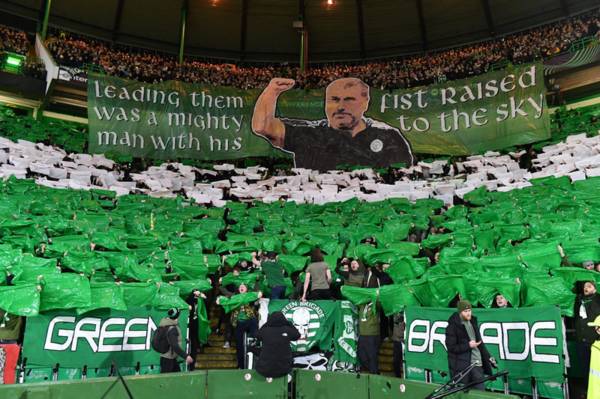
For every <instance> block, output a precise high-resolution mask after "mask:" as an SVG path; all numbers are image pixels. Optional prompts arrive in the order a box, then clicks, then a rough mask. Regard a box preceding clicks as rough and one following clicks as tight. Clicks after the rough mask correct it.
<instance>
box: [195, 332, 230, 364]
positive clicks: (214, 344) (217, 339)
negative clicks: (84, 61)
mask: <svg viewBox="0 0 600 399" xmlns="http://www.w3.org/2000/svg"><path fill="white" fill-rule="evenodd" d="M224 343H225V338H224V337H223V336H222V335H217V334H214V333H213V334H211V335H209V336H208V344H209V346H205V347H204V348H203V349H202V353H200V354H198V355H197V356H196V369H200V370H203V369H235V368H237V358H236V355H235V353H236V351H235V343H234V342H231V344H232V347H230V348H223V344H224Z"/></svg>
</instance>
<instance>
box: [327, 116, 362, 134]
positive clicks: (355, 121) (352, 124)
mask: <svg viewBox="0 0 600 399" xmlns="http://www.w3.org/2000/svg"><path fill="white" fill-rule="evenodd" d="M336 115H348V116H349V117H350V118H351V119H350V123H342V124H338V125H337V126H335V127H333V126H332V127H333V128H334V129H336V130H343V131H351V130H353V129H354V128H355V127H356V126H357V125H358V119H356V118H355V117H354V116H353V115H351V114H345V113H343V114H333V118H334V120H335V117H336ZM330 126H331V124H330Z"/></svg>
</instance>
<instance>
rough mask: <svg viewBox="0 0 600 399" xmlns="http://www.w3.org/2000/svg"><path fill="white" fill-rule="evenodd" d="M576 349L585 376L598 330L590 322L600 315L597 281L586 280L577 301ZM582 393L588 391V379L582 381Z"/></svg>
mask: <svg viewBox="0 0 600 399" xmlns="http://www.w3.org/2000/svg"><path fill="white" fill-rule="evenodd" d="M574 315H575V349H576V351H577V359H578V361H579V364H581V365H582V367H583V370H582V373H583V376H585V377H586V376H587V375H588V374H589V364H590V354H591V347H592V344H593V343H594V341H596V331H595V330H594V327H590V326H588V323H590V322H592V321H594V320H595V319H596V317H598V316H600V295H599V294H598V293H597V291H596V283H595V282H593V281H586V282H585V283H583V286H582V287H581V291H580V294H579V295H578V296H577V300H576V301H575V311H574ZM581 383H582V384H581V387H580V388H581V393H582V394H583V393H585V392H586V391H587V387H586V385H587V381H585V378H584V381H582V382H581Z"/></svg>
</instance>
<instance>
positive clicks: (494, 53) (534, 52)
mask: <svg viewBox="0 0 600 399" xmlns="http://www.w3.org/2000/svg"><path fill="white" fill-rule="evenodd" d="M599 30H600V13H599V11H598V10H596V11H594V12H589V13H587V14H583V15H580V16H576V17H572V18H569V19H565V20H561V21H559V22H555V23H552V24H548V25H544V26H541V27H538V28H534V29H531V30H528V31H524V32H519V33H516V34H512V35H508V36H505V37H502V38H498V39H494V40H490V41H486V42H482V43H476V44H472V45H467V46H463V47H458V48H453V49H448V50H443V51H440V52H432V53H428V54H421V55H416V56H408V57H403V58H397V59H393V60H385V61H379V62H369V63H364V64H358V65H340V64H332V65H320V66H314V67H312V68H310V69H309V70H308V71H306V72H304V73H301V72H300V70H299V68H298V67H297V66H290V65H264V66H238V65H233V64H224V63H221V64H218V63H209V62H203V61H199V60H193V59H187V60H186V61H185V62H184V63H183V65H181V66H180V65H178V63H177V60H176V57H175V56H173V55H168V54H162V53H158V52H155V51H149V50H148V51H146V50H140V49H132V48H128V47H124V46H121V45H116V44H110V43H108V42H104V41H101V40H96V39H92V38H89V37H83V36H77V35H75V34H72V33H67V32H57V33H56V34H54V35H53V36H52V37H50V38H49V40H48V47H49V49H50V50H51V51H52V53H53V55H54V57H55V59H56V61H57V62H58V63H59V64H61V65H66V66H73V67H83V66H84V65H86V64H96V65H99V66H101V67H102V68H104V70H106V72H108V73H109V74H111V75H116V76H120V77H124V78H128V79H136V80H141V81H145V82H159V81H164V80H170V79H176V80H182V81H186V82H193V83H201V84H209V85H217V86H234V87H239V88H242V89H250V88H262V87H264V86H265V85H266V84H267V83H268V82H269V81H270V79H271V78H273V77H291V78H295V79H296V80H297V87H301V88H307V89H310V88H322V87H324V86H326V85H327V84H328V83H330V82H331V81H333V80H335V79H337V78H340V77H346V76H355V77H360V78H361V79H362V80H364V81H365V82H366V83H368V84H369V85H371V86H373V87H379V88H382V89H395V88H406V87H413V86H418V85H424V84H430V83H432V82H435V81H443V80H452V79H460V78H465V77H468V76H472V75H477V74H481V73H484V72H487V71H489V70H490V68H491V67H492V66H493V65H494V64H495V63H499V62H505V61H508V62H511V63H515V64H519V63H525V62H530V61H533V60H536V59H542V58H546V57H550V56H552V55H554V54H557V53H560V52H562V51H565V50H567V49H568V48H569V47H570V46H571V44H572V43H573V42H574V41H576V40H578V39H580V38H582V37H586V36H594V35H595V36H597V35H598V32H599Z"/></svg>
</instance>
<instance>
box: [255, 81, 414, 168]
mask: <svg viewBox="0 0 600 399" xmlns="http://www.w3.org/2000/svg"><path fill="white" fill-rule="evenodd" d="M294 84H295V81H294V80H293V79H285V78H274V79H272V80H271V82H269V84H268V86H267V87H266V88H265V90H264V91H263V92H262V94H261V95H260V96H259V97H258V100H257V101H256V105H255V107H254V115H253V116H252V130H253V131H254V132H255V133H256V134H258V135H261V136H263V137H266V138H267V139H269V141H270V142H271V144H272V145H273V146H275V147H279V148H281V149H283V150H286V151H288V152H291V153H293V154H294V160H295V164H296V167H298V168H308V169H318V170H330V169H335V168H336V166H338V165H342V164H348V165H364V166H372V167H379V168H381V167H385V166H388V165H390V164H393V163H398V162H403V163H405V164H406V165H407V166H410V165H412V164H413V161H414V159H413V155H412V152H411V148H410V144H409V143H408V141H407V140H406V139H405V138H404V136H403V135H402V134H401V133H400V131H399V130H398V129H396V128H393V127H391V126H389V125H387V124H385V123H383V122H379V121H375V120H373V119H370V118H366V117H365V116H364V114H365V112H366V111H367V108H368V107H369V86H368V85H367V84H366V83H364V82H363V81H362V80H360V79H357V78H342V79H337V80H335V81H333V82H331V83H330V84H329V86H327V89H326V90H325V115H326V116H327V118H326V119H321V120H315V121H309V120H301V119H288V118H281V117H278V116H276V115H275V111H276V108H277V100H278V99H279V96H280V95H281V94H282V93H283V92H285V91H288V90H290V89H291V88H292V87H294Z"/></svg>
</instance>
